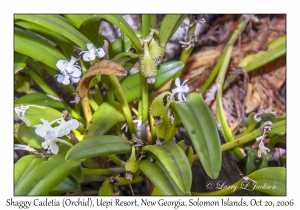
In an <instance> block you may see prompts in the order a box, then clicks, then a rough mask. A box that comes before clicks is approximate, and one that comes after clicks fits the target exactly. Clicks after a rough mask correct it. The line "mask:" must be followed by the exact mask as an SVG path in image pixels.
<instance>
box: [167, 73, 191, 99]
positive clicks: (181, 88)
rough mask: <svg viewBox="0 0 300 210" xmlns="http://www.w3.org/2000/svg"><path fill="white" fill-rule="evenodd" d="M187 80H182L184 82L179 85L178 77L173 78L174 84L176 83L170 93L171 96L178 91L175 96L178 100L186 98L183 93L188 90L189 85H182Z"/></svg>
mask: <svg viewBox="0 0 300 210" xmlns="http://www.w3.org/2000/svg"><path fill="white" fill-rule="evenodd" d="M187 81H188V79H187V80H184V82H183V83H182V85H180V79H179V78H176V80H175V85H176V88H174V89H173V90H172V94H171V98H172V97H173V96H174V95H175V94H176V93H178V95H177V97H178V101H183V100H186V98H185V96H184V94H183V93H187V92H188V91H189V87H188V86H187V85H184V84H185V83H186V82H187Z"/></svg>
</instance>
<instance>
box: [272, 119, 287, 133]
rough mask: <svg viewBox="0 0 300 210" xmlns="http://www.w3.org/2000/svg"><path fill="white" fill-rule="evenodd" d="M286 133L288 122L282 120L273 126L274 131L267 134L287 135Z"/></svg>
mask: <svg viewBox="0 0 300 210" xmlns="http://www.w3.org/2000/svg"><path fill="white" fill-rule="evenodd" d="M285 132H286V120H281V121H279V122H276V123H274V124H273V125H272V129H271V130H269V131H267V133H285Z"/></svg>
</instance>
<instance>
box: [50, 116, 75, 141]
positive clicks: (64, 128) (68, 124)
mask: <svg viewBox="0 0 300 210" xmlns="http://www.w3.org/2000/svg"><path fill="white" fill-rule="evenodd" d="M58 123H59V124H60V125H59V126H57V127H55V129H56V130H57V133H58V137H62V136H64V135H68V134H69V133H70V132H71V130H75V129H76V128H78V126H79V122H78V121H77V120H75V119H71V120H69V121H65V120H64V119H63V118H62V119H61V121H58Z"/></svg>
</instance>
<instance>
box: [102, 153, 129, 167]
mask: <svg viewBox="0 0 300 210" xmlns="http://www.w3.org/2000/svg"><path fill="white" fill-rule="evenodd" d="M106 157H107V158H109V159H110V160H111V161H112V162H114V163H115V164H117V165H118V166H125V162H124V161H123V160H121V159H120V158H118V157H117V156H116V155H106Z"/></svg>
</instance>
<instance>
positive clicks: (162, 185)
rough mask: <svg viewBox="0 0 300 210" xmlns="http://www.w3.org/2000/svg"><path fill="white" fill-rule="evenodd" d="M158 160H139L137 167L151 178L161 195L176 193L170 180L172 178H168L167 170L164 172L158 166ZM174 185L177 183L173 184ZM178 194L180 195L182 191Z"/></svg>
mask: <svg viewBox="0 0 300 210" xmlns="http://www.w3.org/2000/svg"><path fill="white" fill-rule="evenodd" d="M158 161H159V160H156V161H155V162H151V161H150V160H148V159H146V160H142V161H140V162H139V168H140V169H141V171H142V172H143V173H144V174H145V175H146V176H147V177H148V178H149V179H150V180H151V182H152V183H153V184H154V186H155V187H157V188H158V189H159V191H160V193H161V195H178V194H177V193H176V191H175V189H174V186H173V185H172V184H171V182H170V180H172V178H170V179H169V177H168V176H167V175H168V173H167V171H166V170H165V171H166V172H164V170H163V169H161V168H160V167H159V165H158V164H157V162H158ZM161 165H162V164H161ZM175 186H177V185H176V184H175ZM179 191H180V190H179ZM179 195H182V193H180V194H179Z"/></svg>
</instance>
